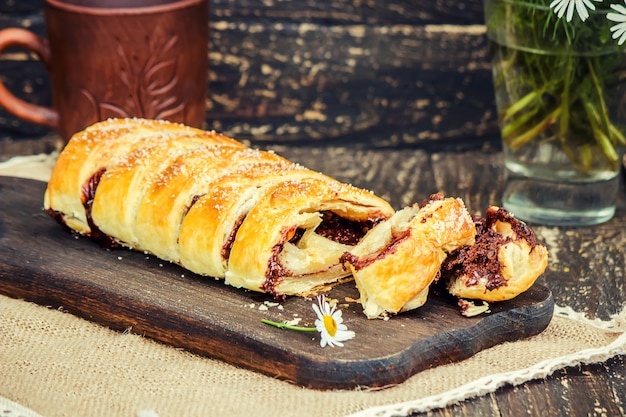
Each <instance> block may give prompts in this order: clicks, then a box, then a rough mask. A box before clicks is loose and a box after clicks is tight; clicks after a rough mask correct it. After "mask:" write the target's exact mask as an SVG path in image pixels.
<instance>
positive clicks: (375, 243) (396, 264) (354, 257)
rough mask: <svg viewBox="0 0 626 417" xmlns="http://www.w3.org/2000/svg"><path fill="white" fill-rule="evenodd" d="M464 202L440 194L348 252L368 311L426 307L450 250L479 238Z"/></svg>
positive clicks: (385, 224)
mask: <svg viewBox="0 0 626 417" xmlns="http://www.w3.org/2000/svg"><path fill="white" fill-rule="evenodd" d="M475 235H476V229H475V227H474V223H473V221H472V218H471V216H470V214H469V213H468V212H467V210H466V208H465V205H464V204H463V201H462V200H460V199H458V198H443V196H442V195H440V194H437V195H433V196H431V198H430V200H429V201H427V202H425V203H423V204H422V205H413V206H410V207H407V208H404V209H402V210H400V211H398V212H397V213H395V214H394V216H392V217H391V218H390V219H388V220H386V221H384V222H381V223H380V224H378V225H377V226H376V227H375V228H373V229H372V230H371V231H370V232H369V233H368V234H367V235H366V236H365V237H364V238H363V240H361V241H360V242H359V243H358V245H357V246H356V247H355V248H353V249H352V250H350V251H348V252H347V253H346V254H344V256H343V258H342V259H343V261H344V263H345V264H346V265H347V267H348V268H349V269H350V271H351V272H352V275H353V276H354V279H355V281H356V285H357V288H358V290H359V293H360V300H361V304H362V305H363V311H364V313H365V315H366V316H367V317H368V318H370V319H373V318H382V317H386V316H388V315H391V314H397V313H400V312H403V311H408V310H412V309H415V308H418V307H420V306H422V305H423V304H424V303H425V302H426V299H427V296H428V291H429V286H430V285H431V283H432V282H433V281H435V280H436V279H437V278H438V276H439V269H440V267H441V265H442V263H443V261H444V259H445V258H446V257H447V254H448V253H449V252H452V251H454V250H456V249H458V248H461V247H464V246H468V245H471V244H473V243H474V236H475Z"/></svg>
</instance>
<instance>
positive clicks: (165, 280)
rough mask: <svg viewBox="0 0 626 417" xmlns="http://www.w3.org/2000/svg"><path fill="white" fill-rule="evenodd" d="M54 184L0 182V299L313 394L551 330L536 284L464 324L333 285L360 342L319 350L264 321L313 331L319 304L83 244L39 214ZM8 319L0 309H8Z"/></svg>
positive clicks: (388, 381) (441, 298)
mask: <svg viewBox="0 0 626 417" xmlns="http://www.w3.org/2000/svg"><path fill="white" fill-rule="evenodd" d="M44 189H45V183H42V182H38V181H32V180H26V179H17V178H9V177H0V293H3V294H5V295H8V296H11V297H16V298H21V299H25V300H29V301H33V302H35V303H38V304H41V305H45V306H50V307H53V308H58V307H63V310H65V311H68V312H70V313H72V314H75V315H77V316H80V317H83V318H85V319H87V320H90V321H93V322H96V323H99V324H101V325H104V326H108V327H110V328H112V329H115V330H119V331H124V330H128V329H131V331H132V332H134V333H137V334H141V335H145V336H146V337H149V338H152V339H155V340H157V341H160V342H163V343H166V344H168V345H171V346H175V347H178V348H183V349H186V350H188V351H191V352H195V353H198V354H201V355H205V356H209V357H212V358H217V359H220V360H223V361H225V362H228V363H231V364H233V365H236V366H240V367H243V368H247V369H250V370H253V371H257V372H261V373H264V374H267V375H270V376H272V377H277V378H280V379H284V380H288V381H292V382H294V383H296V384H299V385H302V386H305V387H309V388H315V389H344V388H346V389H347V388H354V387H383V386H388V385H392V384H398V383H401V382H402V381H404V380H406V379H407V378H409V377H410V376H412V375H414V374H415V373H417V372H420V371H422V370H424V369H427V368H430V367H434V366H437V365H441V364H445V363H450V362H454V361H459V360H462V359H466V358H468V357H470V356H472V355H474V354H475V353H477V352H479V351H481V350H483V349H486V348H488V347H491V346H493V345H496V344H498V343H502V342H506V341H514V340H518V339H521V338H526V337H529V336H531V335H535V334H538V333H540V332H541V331H543V330H544V329H545V328H546V327H547V325H548V324H549V322H550V320H551V318H552V313H553V308H554V301H553V299H552V294H551V293H550V291H549V290H548V289H547V288H546V287H544V286H541V285H537V284H535V286H533V288H531V289H530V290H529V291H527V292H526V293H524V294H522V295H520V296H519V297H517V298H516V299H514V300H512V301H507V302H502V303H499V304H493V305H492V306H491V313H489V314H483V315H480V316H478V317H473V318H464V317H462V316H461V315H460V313H459V310H458V307H457V306H456V301H455V300H454V299H452V298H451V297H448V296H446V295H444V294H443V293H441V292H439V291H433V292H431V295H430V297H429V300H428V302H427V303H426V305H425V306H423V307H422V308H420V309H417V310H414V311H412V312H409V313H405V314H401V315H398V316H396V317H393V318H391V319H389V320H368V319H367V318H366V317H365V316H364V315H363V313H362V310H361V306H360V304H358V303H357V302H355V301H351V300H352V299H357V298H358V292H357V290H356V288H355V286H354V284H352V283H347V284H343V285H340V286H338V287H336V288H335V289H333V290H332V291H331V292H330V293H329V294H328V297H329V298H332V299H336V300H338V301H339V307H340V308H341V309H342V311H343V317H344V322H345V323H346V324H347V326H348V328H349V329H350V330H353V331H355V333H356V337H355V338H354V339H353V340H350V341H348V342H346V343H345V346H344V347H343V348H340V347H336V348H330V347H326V348H321V347H320V345H319V335H318V334H317V332H315V333H309V332H296V331H290V330H281V329H277V328H274V327H271V326H268V325H266V324H263V323H261V320H262V319H270V320H274V321H281V320H292V319H294V318H296V317H298V318H300V319H301V322H300V325H303V326H313V322H314V320H315V313H314V312H313V310H312V308H311V304H312V303H313V300H310V299H303V298H298V297H293V298H288V299H286V300H284V301H281V302H279V303H276V302H275V300H273V299H272V298H271V297H269V296H266V295H264V294H258V293H254V292H251V291H245V290H241V289H235V288H231V287H229V286H227V285H225V284H224V283H223V282H222V281H218V280H215V279H213V278H207V277H201V276H198V275H194V274H193V273H191V272H188V271H185V270H183V269H182V268H180V267H178V266H177V265H173V264H170V263H167V262H163V261H161V260H159V259H157V258H155V257H153V256H148V255H146V254H143V253H139V252H133V251H130V250H126V249H118V250H113V251H108V250H104V249H101V248H100V247H99V246H98V245H97V244H95V243H94V242H92V241H91V240H89V239H87V238H83V237H80V238H78V237H75V236H73V235H71V234H70V233H69V232H67V231H66V230H65V229H64V228H62V227H61V226H60V225H58V224H57V223H56V222H55V221H53V220H52V219H51V218H50V217H48V216H47V215H46V214H45V213H44V212H43V210H42V201H43V193H44ZM0 313H1V312H0Z"/></svg>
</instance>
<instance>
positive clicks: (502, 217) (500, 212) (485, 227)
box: [441, 207, 537, 290]
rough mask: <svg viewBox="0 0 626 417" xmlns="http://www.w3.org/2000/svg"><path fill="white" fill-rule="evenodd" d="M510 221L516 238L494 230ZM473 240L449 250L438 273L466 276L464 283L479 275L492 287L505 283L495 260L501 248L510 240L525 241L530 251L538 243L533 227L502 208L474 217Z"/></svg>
mask: <svg viewBox="0 0 626 417" xmlns="http://www.w3.org/2000/svg"><path fill="white" fill-rule="evenodd" d="M498 221H501V222H505V223H509V224H510V225H511V230H512V231H513V232H514V233H515V237H511V236H504V235H502V234H501V233H499V232H497V231H496V230H495V229H494V225H495V224H496V222H498ZM474 224H475V225H476V241H475V243H474V245H472V246H468V247H462V248H460V249H457V250H456V251H454V252H452V253H451V254H450V255H449V256H448V257H447V258H446V260H445V261H444V262H443V265H442V266H441V276H442V277H444V278H454V277H457V276H462V275H463V276H466V277H468V278H467V280H466V282H465V283H466V285H468V286H473V285H478V283H479V281H480V279H481V278H484V279H486V280H487V283H486V285H485V287H486V288H487V289H488V290H495V289H497V288H499V287H502V286H505V285H507V280H506V279H505V278H504V276H503V275H502V264H501V263H500V261H499V260H498V252H499V251H500V247H501V246H502V245H505V244H507V243H509V242H511V241H512V240H513V239H516V240H526V241H527V242H528V244H529V245H530V247H531V250H532V249H534V248H535V246H537V240H536V239H535V235H534V233H533V232H532V230H531V229H530V228H529V227H528V226H527V225H526V224H525V223H523V222H521V221H519V220H517V219H516V218H515V217H513V216H512V215H511V214H510V213H509V212H508V211H507V210H506V209H505V208H502V207H499V208H496V207H490V208H489V209H487V212H486V213H485V217H480V216H475V217H474Z"/></svg>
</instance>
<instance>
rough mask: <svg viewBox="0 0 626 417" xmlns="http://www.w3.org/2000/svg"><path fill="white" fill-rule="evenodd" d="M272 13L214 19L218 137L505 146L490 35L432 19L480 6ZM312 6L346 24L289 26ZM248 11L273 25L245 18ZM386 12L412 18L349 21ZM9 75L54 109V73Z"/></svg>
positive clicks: (1, 123)
mask: <svg viewBox="0 0 626 417" xmlns="http://www.w3.org/2000/svg"><path fill="white" fill-rule="evenodd" d="M266 3H267V2H244V3H242V4H240V3H236V2H232V1H230V2H224V3H220V4H217V5H213V6H214V7H213V9H214V12H215V11H217V12H219V10H222V11H224V15H223V16H218V15H215V14H213V15H211V16H210V17H209V19H210V24H211V39H210V51H211V52H210V67H209V68H208V71H209V75H210V83H209V85H208V86H206V88H207V95H208V101H207V127H209V128H214V129H216V130H220V131H222V132H224V133H226V134H229V135H231V136H235V137H237V138H239V139H242V140H244V139H245V140H250V141H254V142H258V143H280V142H283V143H292V142H302V143H310V142H314V141H318V142H320V141H324V142H333V143H344V144H365V145H375V146H396V145H398V144H421V143H428V142H435V143H440V142H461V143H462V142H469V141H483V140H484V139H485V137H490V138H493V137H495V136H497V134H498V128H497V121H496V118H495V111H494V108H495V104H494V99H493V88H492V85H491V71H490V65H489V62H488V48H487V43H486V38H485V34H484V27H483V26H482V25H481V24H458V22H456V21H455V20H454V19H452V18H451V17H450V15H447V16H446V15H445V14H444V17H442V18H441V20H440V21H439V22H438V23H432V22H430V21H429V20H428V19H426V18H425V17H424V16H422V14H423V13H426V14H428V13H430V14H432V15H436V14H438V13H441V12H442V11H443V10H444V9H445V10H448V12H449V13H452V14H456V15H458V16H464V15H465V13H466V11H467V10H468V9H472V8H473V9H478V8H481V7H482V5H481V3H480V2H474V3H470V4H466V3H464V5H465V6H463V8H460V7H459V6H458V5H457V6H454V5H452V4H450V3H449V2H435V3H429V4H427V5H419V6H416V5H412V4H410V3H409V2H404V3H403V2H398V3H395V2H394V3H392V4H390V5H387V6H384V5H386V3H381V4H384V5H374V4H368V5H360V4H358V5H357V4H353V3H352V2H348V1H343V2H338V3H334V2H333V3H330V5H331V6H329V4H327V3H323V2H322V3H319V2H302V1H292V2H288V1H287V2H277V3H276V4H274V6H272V5H271V4H273V3H269V4H270V5H268V4H266ZM303 5H305V9H303V12H302V13H305V14H307V13H308V14H311V15H318V14H319V13H318V11H319V10H325V9H329V10H327V12H328V13H330V14H331V15H333V14H336V15H337V16H338V18H336V19H332V18H330V17H329V16H326V17H324V16H322V17H320V18H318V19H312V18H306V19H298V18H296V19H294V20H288V18H289V16H292V19H293V16H294V14H295V15H298V13H294V10H295V9H298V10H300V8H301V7H302V6H303ZM306 7H310V8H311V9H306ZM335 7H336V8H337V10H338V11H333V10H334V8H335ZM266 9H267V10H266ZM244 10H248V12H249V13H251V14H252V15H253V16H266V17H267V18H266V19H260V18H255V19H250V18H244V17H245V16H243V15H241V13H244V12H243V11H244ZM261 10H265V12H263V11H261ZM271 10H273V11H274V12H270V11H271ZM276 10H282V13H283V14H284V16H282V15H281V13H277V12H276ZM382 10H387V11H388V12H389V13H390V15H389V16H397V15H402V16H404V18H403V19H400V20H394V19H393V18H392V17H387V18H384V17H382V18H381V20H380V21H376V24H374V23H372V21H371V19H370V18H369V17H362V18H357V19H356V20H355V19H349V18H348V17H349V16H352V15H353V14H354V15H355V16H358V13H371V16H384V15H385V14H384V13H382V12H381V11H382ZM233 11H237V12H235V14H233V13H232V12H233ZM217 12H215V13H217ZM378 12H381V13H382V14H379V13H378ZM411 13H413V14H414V15H413V17H411ZM469 15H471V13H470V14H469ZM339 17H343V18H339ZM342 19H343V20H342ZM446 19H448V20H446ZM450 19H452V20H450ZM474 20H475V19H474ZM455 22H456V23H455ZM16 25H17V26H23V27H28V28H29V29H31V30H33V31H35V32H36V33H38V34H43V33H44V32H45V28H44V22H43V19H42V17H41V15H40V14H32V13H31V14H27V15H24V14H20V13H14V14H13V15H8V16H7V15H4V16H2V17H1V18H0V29H1V28H3V27H9V26H16ZM0 74H2V77H3V78H2V79H3V80H5V82H6V83H7V86H8V87H9V89H10V90H11V91H13V92H14V93H15V94H17V95H18V96H19V97H21V98H25V99H27V100H29V101H32V102H35V103H49V102H51V100H50V92H49V85H48V82H47V74H46V72H45V69H44V68H43V66H42V65H41V64H39V63H38V62H36V60H35V59H34V58H33V57H32V56H30V55H28V54H24V53H12V54H9V55H3V56H2V57H0ZM2 131H5V132H6V133H5V136H4V137H5V138H7V137H12V138H13V139H16V138H18V137H34V136H38V135H41V134H42V133H41V131H37V130H34V127H33V126H32V125H30V124H28V123H24V122H22V121H20V120H17V119H16V118H15V117H13V116H11V115H9V114H8V113H6V112H5V111H4V110H2V109H0V132H2ZM9 135H10V136H9ZM0 138H1V137H0Z"/></svg>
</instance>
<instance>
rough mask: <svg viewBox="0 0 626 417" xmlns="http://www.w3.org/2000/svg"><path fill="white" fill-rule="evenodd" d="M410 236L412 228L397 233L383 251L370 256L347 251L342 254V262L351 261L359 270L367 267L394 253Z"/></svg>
mask: <svg viewBox="0 0 626 417" xmlns="http://www.w3.org/2000/svg"><path fill="white" fill-rule="evenodd" d="M409 236H411V229H407V230H405V231H403V232H401V233H397V234H395V235H393V236H392V237H391V243H390V244H389V245H387V246H386V247H385V248H384V249H383V250H382V251H380V252H378V253H375V254H372V255H368V256H363V257H358V256H356V255H353V254H351V253H349V252H345V253H344V254H343V255H342V256H341V259H340V261H341V263H342V264H344V265H345V264H346V263H349V264H350V265H352V266H353V267H354V269H356V270H357V271H358V270H360V269H363V268H365V267H366V266H368V265H370V264H372V263H374V262H376V261H379V260H381V259H383V258H385V257H386V256H387V255H390V254H392V253H394V252H395V251H396V250H397V248H398V245H399V244H400V243H402V242H403V241H405V240H406V239H408V238H409Z"/></svg>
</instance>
